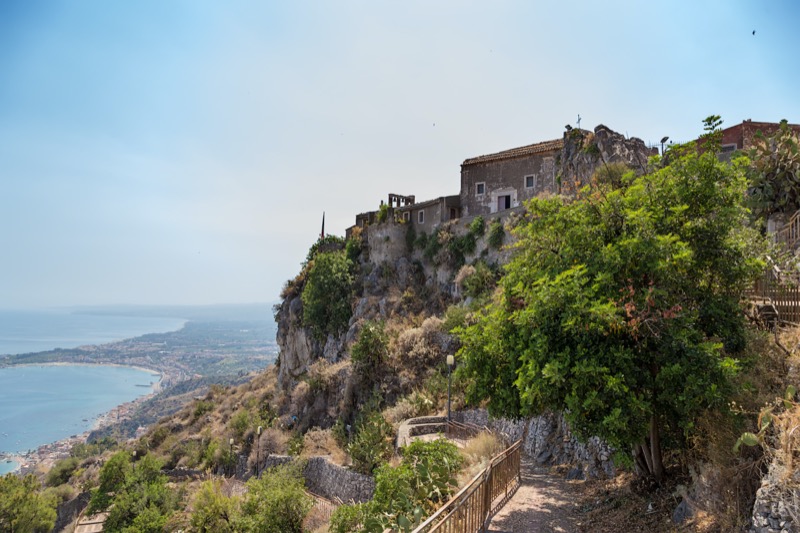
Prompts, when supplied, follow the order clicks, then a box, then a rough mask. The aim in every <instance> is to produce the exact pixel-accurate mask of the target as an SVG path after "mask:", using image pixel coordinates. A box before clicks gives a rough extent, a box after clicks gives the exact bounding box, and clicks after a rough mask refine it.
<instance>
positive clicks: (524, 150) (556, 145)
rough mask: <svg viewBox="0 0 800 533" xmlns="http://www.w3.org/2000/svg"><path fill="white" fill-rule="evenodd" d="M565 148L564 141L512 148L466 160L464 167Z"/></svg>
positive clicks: (554, 140)
mask: <svg viewBox="0 0 800 533" xmlns="http://www.w3.org/2000/svg"><path fill="white" fill-rule="evenodd" d="M563 146H564V140H563V139H553V140H552V141H544V142H540V143H536V144H529V145H527V146H520V147H519V148H512V149H511V150H503V151H502V152H497V153H496V154H487V155H479V156H478V157H473V158H471V159H466V160H465V161H464V162H463V163H462V166H463V165H472V164H475V163H488V162H489V161H497V160H499V159H513V158H515V157H523V156H526V155H533V154H540V153H542V152H552V151H554V150H561V148H562V147H563Z"/></svg>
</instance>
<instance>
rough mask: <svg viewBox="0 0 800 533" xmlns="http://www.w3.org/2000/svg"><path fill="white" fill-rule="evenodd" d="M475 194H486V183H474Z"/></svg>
mask: <svg viewBox="0 0 800 533" xmlns="http://www.w3.org/2000/svg"><path fill="white" fill-rule="evenodd" d="M475 194H477V195H478V196H481V195H483V194H486V184H485V183H483V182H481V183H476V184H475Z"/></svg>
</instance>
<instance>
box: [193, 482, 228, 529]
mask: <svg viewBox="0 0 800 533" xmlns="http://www.w3.org/2000/svg"><path fill="white" fill-rule="evenodd" d="M192 509H194V512H193V513H192V520H191V526H192V531H197V532H198V533H232V532H233V531H236V521H237V519H238V515H239V499H238V498H229V497H227V496H225V495H224V494H223V493H222V483H221V482H220V481H215V480H208V481H205V482H203V484H202V485H201V486H200V489H199V490H198V491H197V492H196V493H195V496H194V500H193V501H192Z"/></svg>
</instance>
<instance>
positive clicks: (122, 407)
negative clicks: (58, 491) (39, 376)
mask: <svg viewBox="0 0 800 533" xmlns="http://www.w3.org/2000/svg"><path fill="white" fill-rule="evenodd" d="M15 366H115V367H123V368H135V369H137V370H141V371H145V372H147V373H149V374H152V375H158V376H159V379H158V381H156V382H155V383H153V384H152V385H151V386H150V392H149V393H147V394H144V395H142V396H139V397H138V398H134V399H133V400H130V401H128V402H123V403H121V404H119V405H117V406H115V407H113V408H112V409H110V410H108V411H106V412H104V413H100V414H99V415H97V416H96V417H95V418H94V420H93V423H92V426H91V428H90V429H88V430H87V431H84V432H83V433H81V434H76V435H70V436H69V437H65V438H63V439H59V440H57V441H54V442H50V443H46V444H42V445H40V446H38V447H37V448H36V449H31V450H28V451H27V452H25V453H20V452H19V451H17V452H4V451H0V462H6V461H8V460H10V461H12V462H14V463H16V467H15V468H14V469H13V470H11V471H9V472H7V473H6V474H5V475H8V474H15V475H26V474H29V473H33V474H35V473H40V474H44V473H45V472H46V471H47V470H49V469H50V468H52V467H53V465H54V464H55V463H56V461H58V460H60V459H64V458H67V457H69V456H70V452H71V450H72V447H73V446H75V445H76V444H81V443H86V441H87V440H88V438H89V435H91V434H92V432H94V431H97V430H98V429H102V428H104V427H108V426H111V425H113V424H116V423H118V422H121V421H122V420H126V419H127V418H129V415H130V413H131V412H132V411H133V409H135V408H136V407H137V406H138V405H139V404H140V403H142V402H144V401H146V400H148V399H150V398H152V397H153V396H155V395H156V394H157V393H158V392H159V391H160V390H161V383H162V382H163V381H164V376H165V372H162V371H157V370H154V369H152V368H145V367H141V366H134V365H123V364H120V363H107V364H106V363H69V362H52V363H28V364H24V365H15ZM43 468H44V470H42V469H43Z"/></svg>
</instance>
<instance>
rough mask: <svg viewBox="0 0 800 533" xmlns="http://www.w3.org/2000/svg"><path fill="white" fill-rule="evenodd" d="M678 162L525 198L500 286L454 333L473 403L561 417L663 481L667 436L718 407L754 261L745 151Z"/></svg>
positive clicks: (675, 436) (676, 437) (684, 155)
mask: <svg viewBox="0 0 800 533" xmlns="http://www.w3.org/2000/svg"><path fill="white" fill-rule="evenodd" d="M717 140H718V133H713V134H710V135H709V136H708V137H707V138H706V147H713V144H714V143H715V142H718V141H717ZM672 156H673V157H672V158H671V162H670V164H669V165H668V166H665V167H663V168H659V169H657V170H655V171H653V172H652V173H650V174H648V175H644V176H641V177H636V176H635V175H634V174H632V173H629V174H627V175H626V176H625V177H624V178H623V179H621V181H620V185H619V186H618V187H614V185H613V184H612V183H608V182H606V183H595V184H594V186H593V187H590V188H586V189H584V190H583V191H582V192H581V193H580V194H579V195H578V197H577V198H574V199H565V198H552V199H534V200H532V201H531V202H530V203H529V204H528V205H527V207H528V213H527V215H526V217H525V221H524V223H523V224H522V225H521V227H519V228H518V229H517V230H516V234H517V237H518V238H519V242H518V243H517V245H516V255H515V256H514V258H513V259H512V261H511V262H510V263H509V264H508V265H507V267H506V274H505V276H504V278H503V279H502V280H501V286H502V293H501V294H499V295H498V297H497V298H496V300H495V301H494V302H493V303H492V304H490V305H489V306H487V307H486V308H485V309H484V311H483V313H482V316H481V318H480V320H479V322H478V323H477V324H475V325H472V326H470V327H467V328H466V329H465V330H462V333H461V340H462V342H463V348H462V350H461V351H460V353H459V357H460V358H462V359H463V361H464V364H463V365H462V372H464V374H465V375H466V377H467V378H468V381H469V382H470V386H469V389H468V396H469V399H470V400H471V401H473V402H474V401H481V400H484V399H488V400H489V409H490V411H491V412H492V413H495V414H505V415H520V414H532V413H538V412H541V411H543V410H546V409H554V410H562V411H563V412H564V413H565V416H566V417H567V419H568V421H569V422H570V424H571V427H572V428H573V430H574V431H575V432H576V433H577V434H578V435H579V436H582V437H588V436H591V435H599V436H601V437H602V438H604V439H605V440H606V441H608V442H609V443H610V444H612V445H613V446H615V447H618V448H620V449H633V455H634V459H635V460H636V464H637V466H638V467H639V468H640V469H641V471H644V472H647V473H650V474H653V475H654V476H655V477H656V478H660V477H661V476H662V475H663V465H662V451H661V450H662V440H664V439H666V440H665V444H667V445H670V446H672V445H679V444H680V441H681V439H682V438H683V437H685V436H686V435H687V434H688V433H689V432H691V429H692V427H693V423H694V421H695V419H696V417H697V416H698V415H699V414H700V413H701V412H702V411H703V410H704V409H708V408H713V407H719V406H723V405H724V404H725V400H726V394H727V389H728V384H729V378H730V376H731V375H732V374H733V373H735V372H736V369H737V360H736V359H735V354H736V353H737V351H738V350H740V349H741V348H743V344H744V328H745V323H744V317H743V313H742V311H741V309H740V306H739V299H740V295H741V294H742V290H743V289H744V288H745V286H746V285H747V284H748V283H750V281H751V280H752V279H753V278H754V276H756V275H757V274H758V273H759V272H760V270H761V269H762V268H763V262H762V261H760V260H759V259H757V257H758V254H757V248H756V243H757V235H756V233H755V232H754V231H752V230H750V229H748V227H747V220H748V213H747V210H746V209H745V208H744V207H743V205H742V203H743V197H744V191H745V186H746V183H745V171H746V169H747V166H748V164H749V162H748V161H747V160H746V158H745V159H737V160H735V161H734V162H733V163H732V164H730V165H728V164H724V163H720V162H719V161H718V160H717V158H716V154H715V151H714V150H713V149H712V150H706V151H704V152H703V153H698V152H697V150H696V148H695V147H694V145H691V146H687V147H683V148H677V149H673V151H672Z"/></svg>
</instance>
